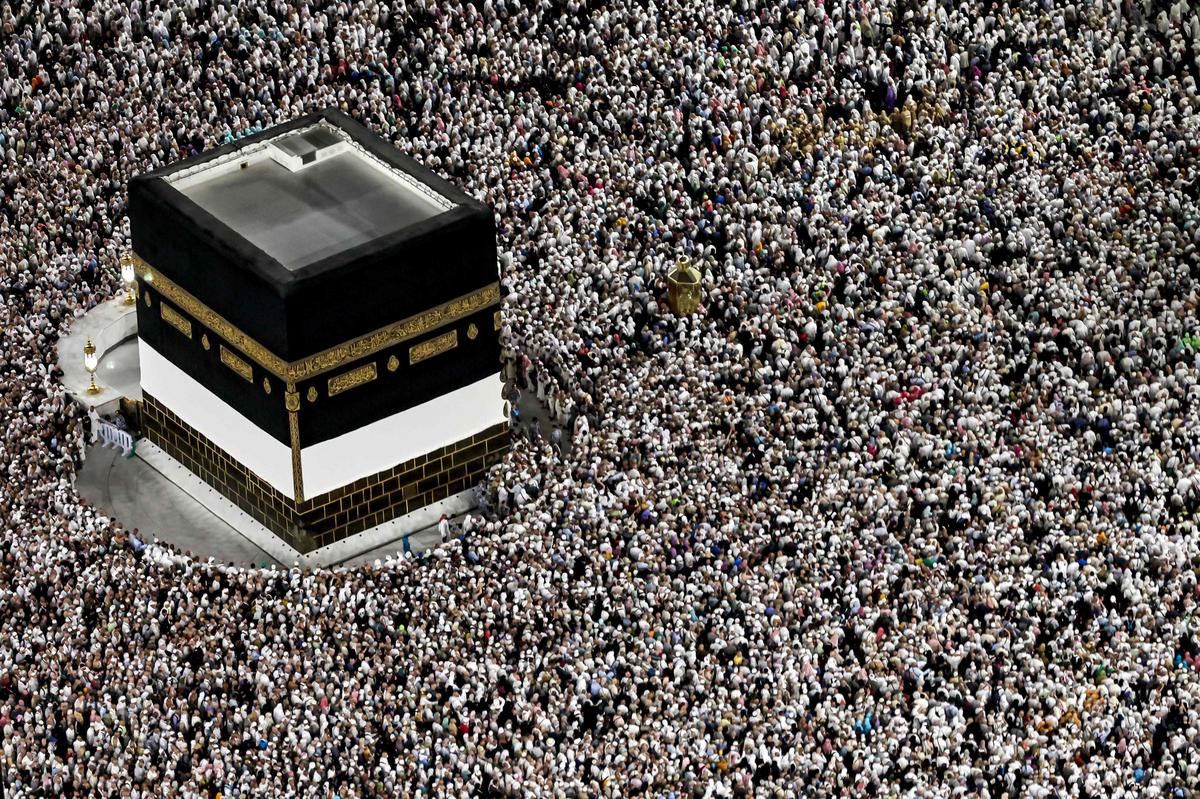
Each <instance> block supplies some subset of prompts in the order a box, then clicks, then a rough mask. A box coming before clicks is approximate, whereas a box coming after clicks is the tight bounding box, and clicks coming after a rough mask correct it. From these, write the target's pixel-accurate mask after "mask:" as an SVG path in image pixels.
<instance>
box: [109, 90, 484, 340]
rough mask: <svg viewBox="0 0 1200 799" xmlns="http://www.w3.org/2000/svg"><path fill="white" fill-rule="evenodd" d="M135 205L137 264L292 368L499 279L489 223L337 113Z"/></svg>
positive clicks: (458, 195) (157, 186)
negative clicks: (150, 268)
mask: <svg viewBox="0 0 1200 799" xmlns="http://www.w3.org/2000/svg"><path fill="white" fill-rule="evenodd" d="M317 133H319V135H314V134H317ZM129 194H130V217H131V222H132V228H133V245H134V251H135V252H136V253H137V255H138V256H140V257H141V258H142V259H144V260H145V262H147V263H149V264H150V265H152V266H153V267H154V269H155V270H157V271H158V272H159V273H160V274H162V275H164V276H166V277H167V278H169V279H170V280H172V281H173V282H174V283H175V284H176V285H178V286H179V287H180V288H181V289H183V290H185V291H187V292H188V293H190V294H191V295H193V296H194V297H196V298H197V299H198V300H199V301H200V302H202V303H203V304H205V305H207V306H209V307H213V308H220V309H222V312H223V314H224V315H225V316H226V317H227V318H228V320H229V322H230V323H232V324H233V325H235V326H236V327H238V328H239V329H241V330H242V331H244V332H245V333H246V334H247V335H248V336H250V337H251V338H253V339H254V340H256V341H258V342H260V343H261V344H262V345H263V346H264V347H266V348H267V349H268V350H270V351H271V352H272V353H274V354H275V355H277V356H278V357H279V358H280V359H282V360H284V361H288V362H291V361H295V360H299V359H301V358H304V357H307V356H310V355H313V354H315V353H318V352H321V351H323V350H326V349H329V348H330V347H333V346H336V345H338V344H340V343H342V342H345V341H347V340H350V339H353V338H356V337H359V336H363V335H366V334H367V333H369V332H371V331H373V330H376V329H378V328H380V327H383V326H385V325H387V324H390V323H393V322H395V321H396V320H397V319H401V318H405V317H408V316H412V315H415V314H417V313H419V312H421V311H423V310H426V309H428V308H430V307H434V306H437V305H440V304H442V303H446V302H449V301H451V300H453V299H454V298H456V297H459V296H462V295H463V294H465V293H467V292H469V291H471V290H474V289H481V288H483V287H485V286H487V285H489V284H491V283H493V282H495V281H496V279H497V276H498V273H497V269H496V257H495V222H494V219H493V217H492V214H491V211H490V210H489V209H488V208H487V207H486V206H484V205H482V204H481V203H479V202H478V201H476V200H474V199H472V198H471V197H469V196H467V195H466V194H464V193H463V192H461V191H460V190H458V189H457V188H455V187H453V186H452V185H450V184H449V183H446V182H445V181H443V180H442V179H441V178H439V177H437V176H436V175H434V174H433V173H432V172H430V171H429V170H427V169H425V168H424V167H422V166H421V165H420V164H418V163H416V162H415V161H413V160H412V159H410V158H408V157H407V156H404V155H403V154H401V153H400V152H399V151H397V150H396V149H395V148H394V147H392V146H391V145H390V144H388V143H387V142H385V141H383V140H380V139H378V138H377V137H375V136H373V135H372V134H371V133H370V132H369V131H367V130H366V129H365V128H363V127H362V126H361V125H359V124H358V123H357V122H355V121H354V120H352V119H350V118H349V117H347V116H346V115H344V114H341V113H340V112H337V111H324V112H321V113H318V114H311V115H309V116H306V117H302V118H300V119H297V120H294V121H293V122H290V123H286V124H284V125H281V126H277V127H275V128H271V129H269V130H266V131H263V132H260V133H258V134H255V135H253V136H250V137H247V138H245V139H241V140H239V141H236V142H231V143H229V144H227V145H224V146H223V147H220V148H217V149H216V150H213V151H211V152H209V153H206V154H204V155H201V156H198V157H197V158H195V159H189V160H188V161H184V162H180V163H177V164H172V165H170V166H168V167H165V168H163V169H160V170H157V171H155V172H152V173H149V174H147V175H142V176H139V177H136V178H134V179H133V180H131V181H130V186H129ZM430 265H436V268H427V267H428V266H430Z"/></svg>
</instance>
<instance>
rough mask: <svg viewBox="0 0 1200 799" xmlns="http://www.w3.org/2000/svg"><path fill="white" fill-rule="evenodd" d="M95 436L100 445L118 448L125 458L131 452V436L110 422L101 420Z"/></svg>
mask: <svg viewBox="0 0 1200 799" xmlns="http://www.w3.org/2000/svg"><path fill="white" fill-rule="evenodd" d="M97 436H98V437H99V439H100V446H102V447H113V448H114V449H119V450H121V454H122V455H124V456H125V457H126V458H128V457H129V456H130V455H132V454H133V436H131V435H130V434H129V433H128V432H126V431H124V430H122V429H121V428H119V427H117V426H116V425H115V424H113V423H112V422H101V423H100V430H99V431H98V432H97Z"/></svg>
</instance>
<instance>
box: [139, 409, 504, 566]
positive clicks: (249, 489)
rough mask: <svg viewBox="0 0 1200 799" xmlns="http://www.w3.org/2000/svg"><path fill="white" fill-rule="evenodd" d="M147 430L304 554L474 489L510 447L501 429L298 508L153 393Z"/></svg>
mask: <svg viewBox="0 0 1200 799" xmlns="http://www.w3.org/2000/svg"><path fill="white" fill-rule="evenodd" d="M142 428H143V430H144V431H145V434H146V437H147V438H148V439H150V441H152V442H153V443H154V444H156V445H157V446H159V447H161V448H162V449H163V450H164V451H165V452H166V453H167V454H168V455H170V456H171V457H172V458H175V459H176V460H177V461H179V462H180V463H182V464H183V465H184V466H185V467H187V468H188V469H189V470H191V471H192V472H193V473H194V474H196V475H197V476H198V477H200V478H201V479H202V480H204V481H205V482H206V483H208V484H209V485H211V486H212V487H213V488H215V489H217V490H218V491H220V492H221V494H222V495H224V496H225V497H226V498H228V499H229V500H230V501H231V502H233V503H234V504H235V505H237V506H238V507H239V508H241V509H242V510H244V511H245V512H246V513H248V514H250V516H252V517H253V518H254V519H256V520H257V521H258V522H260V523H261V524H262V525H263V526H265V527H266V528H267V529H269V530H271V531H272V532H273V533H275V534H276V535H277V536H279V537H280V538H282V539H283V540H284V541H286V542H287V543H288V544H289V545H291V546H292V547H293V548H295V549H297V550H299V551H300V552H311V551H312V550H314V549H318V548H320V547H323V546H327V545H329V544H332V543H334V542H336V541H340V540H342V539H343V538H346V537H347V536H351V535H354V534H355V533H359V532H362V531H363V530H367V529H369V528H371V527H374V526H376V525H379V524H383V523H384V522H386V521H389V520H391V519H394V518H396V517H397V516H403V515H404V514H406V513H411V512H412V511H415V510H418V509H419V508H422V507H424V506H426V505H428V504H430V503H433V502H437V501H438V500H440V499H445V498H446V497H448V496H450V495H451V494H457V493H458V492H460V491H465V490H467V489H469V488H471V487H472V486H474V485H475V484H476V483H478V482H479V481H480V480H482V479H483V478H484V474H485V473H486V471H487V469H488V468H490V467H491V466H492V465H493V464H495V463H496V462H497V461H499V460H500V458H501V457H502V456H503V454H504V452H505V451H506V450H507V449H508V447H509V431H508V424H507V423H501V424H498V425H495V426H493V427H489V428H488V429H487V430H484V431H482V432H480V433H478V434H476V435H474V436H471V437H470V438H466V439H463V440H462V441H458V442H455V443H454V444H450V445H448V446H445V447H442V448H440V449H436V450H434V451H433V452H429V453H426V454H425V455H422V456H420V457H417V458H413V459H412V460H409V461H406V462H405V463H401V464H399V465H397V466H395V467H393V468H391V469H386V470H384V471H382V472H379V473H378V474H373V475H371V476H369V477H364V478H362V479H360V480H356V481H355V482H353V483H351V484H349V485H345V486H342V487H341V488H337V489H334V490H333V491H330V492H329V493H327V494H322V495H320V496H317V497H310V498H307V499H305V500H304V501H303V502H301V503H299V505H297V503H296V502H294V501H293V500H291V499H288V498H287V497H285V496H284V495H283V494H281V493H279V492H278V491H277V490H275V489H274V488H273V487H272V486H270V485H269V484H268V483H266V481H264V480H263V479H262V478H260V477H259V476H258V475H256V474H255V473H254V472H252V471H250V470H249V469H247V468H246V467H245V466H243V465H242V464H241V463H239V462H238V461H236V460H235V459H233V458H232V457H230V456H229V455H228V454H227V453H226V452H224V451H223V450H222V449H221V448H220V447H218V446H216V445H215V444H213V443H212V441H210V440H209V439H208V438H206V437H205V436H203V435H201V434H200V433H199V432H197V431H196V430H195V429H193V428H192V427H191V426H189V425H188V424H187V423H186V422H184V421H183V420H182V419H180V418H179V417H178V416H176V415H175V414H174V413H172V412H171V410H170V409H169V408H167V407H166V406H164V405H163V404H161V403H160V402H158V400H156V399H155V398H154V397H152V396H150V395H149V394H146V395H144V400H143V406H142Z"/></svg>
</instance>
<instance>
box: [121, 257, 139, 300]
mask: <svg viewBox="0 0 1200 799" xmlns="http://www.w3.org/2000/svg"><path fill="white" fill-rule="evenodd" d="M136 277H137V275H136V274H135V273H134V271H133V258H131V257H130V256H129V253H125V254H124V255H122V256H121V282H122V283H124V284H125V304H126V305H133V304H134V303H135V302H137V295H136V294H134V293H133V286H134V280H135V278H136Z"/></svg>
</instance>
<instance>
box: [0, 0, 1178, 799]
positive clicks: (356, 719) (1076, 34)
mask: <svg viewBox="0 0 1200 799" xmlns="http://www.w3.org/2000/svg"><path fill="white" fill-rule="evenodd" d="M1198 46H1200V15H1198V14H1196V12H1195V10H1194V9H1192V8H1190V7H1189V4H1188V2H1187V0H1158V1H1156V2H1151V0H1063V2H1050V1H1049V0H1044V1H1043V2H1015V1H1013V0H1000V1H999V2H977V1H976V0H969V1H967V2H958V1H957V0H955V1H953V2H951V1H950V0H900V1H899V2H894V3H893V2H881V1H880V0H645V1H644V2H633V1H632V0H607V1H605V0H528V1H527V2H526V1H523V0H465V1H464V0H415V1H413V0H396V2H389V3H384V2H378V1H377V0H356V1H355V2H348V1H343V2H334V1H333V0H319V2H314V3H308V4H297V5H293V4H285V3H283V2H281V1H280V0H237V2H232V1H231V0H219V1H218V2H212V0H162V1H161V2H145V1H144V0H132V2H129V3H128V4H126V3H116V2H113V1H112V0H0V284H2V286H3V292H2V300H3V306H2V307H0V322H2V324H0V431H2V442H0V477H2V479H3V489H2V491H0V525H2V549H0V779H2V780H3V794H4V796H6V797H9V799H13V798H14V797H58V796H65V797H85V796H86V797H90V796H114V797H152V796H153V797H184V798H185V799H190V798H192V797H197V798H200V797H205V798H207V799H215V797H226V798H229V797H286V796H297V797H338V798H339V799H351V797H396V796H430V797H467V796H511V797H537V796H544V797H618V796H622V797H627V796H647V797H672V798H675V799H684V798H685V797H731V796H745V797H750V796H756V797H757V796H764V797H797V796H806V797H807V796H818V797H819V796H830V797H845V796H980V797H989V798H990V799H999V797H1018V796H1029V797H1035V798H1040V797H1059V796H1080V797H1123V796H1150V797H1154V796H1161V797H1180V799H1184V798H1186V797H1196V796H1200V789H1198V788H1197V786H1200V750H1198V747H1200V732H1198V728H1200V632H1198V630H1200V617H1198V616H1197V603H1198V601H1200V582H1198V574H1200V536H1198V534H1197V518H1196V511H1197V507H1198V505H1200V468H1198V464H1200V380H1198V377H1200V373H1198V371H1197V370H1198V368H1200V359H1198V356H1200V328H1198V326H1197V319H1198V314H1197V302H1198V299H1200V295H1198V285H1197V279H1198V275H1197V268H1198V262H1197V252H1198V247H1200V211H1198V206H1200V93H1198V89H1197V80H1198V77H1200V67H1198V64H1197V48H1198ZM328 107H337V108H341V109H343V110H344V111H346V112H347V113H349V114H350V115H352V116H354V117H355V118H357V119H359V120H360V121H362V122H363V123H364V124H365V125H367V126H368V127H369V128H370V129H372V130H373V131H375V132H377V133H379V134H381V135H383V136H385V137H387V138H388V139H390V140H392V141H394V142H395V144H396V146H397V147H399V148H400V149H401V150H402V151H404V152H406V153H409V154H411V155H412V156H413V157H414V158H416V159H417V160H418V161H420V162H421V163H423V164H424V165H426V166H427V167H429V168H431V169H433V170H435V171H436V172H438V173H440V174H442V175H444V176H446V177H447V179H449V180H452V181H453V182H455V183H456V184H458V185H461V186H462V187H463V188H464V189H465V190H466V191H468V192H469V193H471V194H472V195H473V196H475V197H477V198H479V199H480V200H483V201H485V202H487V203H488V204H489V205H490V206H491V207H492V208H493V209H494V210H495V217H496V223H497V226H498V258H499V262H500V272H501V282H502V286H503V290H504V293H505V298H504V306H503V307H504V328H503V339H504V344H505V348H506V349H505V351H506V356H507V358H508V363H507V365H506V371H507V373H508V374H509V376H510V377H511V378H512V379H513V381H514V385H517V386H519V387H520V388H522V389H523V390H525V391H533V392H537V394H538V396H539V397H541V398H543V399H544V400H545V402H546V403H547V405H548V407H549V413H550V415H551V417H552V418H553V419H555V420H556V421H557V422H558V424H560V425H565V426H566V427H567V432H568V435H567V436H566V438H568V439H571V440H570V442H569V443H570V446H569V447H568V446H565V442H564V446H561V447H560V446H557V445H556V442H554V441H551V440H549V436H541V437H539V436H530V437H524V436H523V437H522V438H521V440H520V441H519V442H518V445H517V446H515V447H514V449H513V451H512V452H511V453H510V454H509V455H507V456H506V457H505V459H504V461H503V462H502V463H501V464H500V465H499V466H497V467H496V469H495V470H494V472H493V473H492V476H491V486H490V489H491V490H490V495H491V496H494V497H497V498H498V501H497V506H495V512H488V513H480V514H477V515H476V516H474V517H472V518H471V519H469V520H468V523H467V524H466V525H465V528H464V529H465V530H466V532H464V533H463V534H462V535H461V537H459V538H457V539H455V540H452V541H451V542H450V543H448V544H447V545H445V546H441V547H438V548H437V549H435V550H433V551H432V552H431V553H427V554H425V555H423V556H413V555H407V556H404V557H395V558H391V559H387V560H382V561H379V562H376V563H374V564H371V565H368V566H364V567H361V568H353V569H350V568H334V569H328V570H317V569H312V570H308V569H299V568H276V569H259V568H252V567H247V566H242V565H232V564H231V565H222V564H218V563H212V562H199V561H196V560H193V559H190V558H188V557H186V556H185V555H182V554H180V553H178V552H175V551H173V550H171V549H169V548H167V547H164V546H157V545H154V544H150V545H149V546H144V545H143V544H142V542H141V541H140V540H136V539H131V537H130V533H129V532H128V531H126V530H125V529H123V528H122V526H121V524H120V520H119V519H114V518H111V517H110V516H109V515H108V514H107V513H106V512H105V511H104V510H103V509H102V508H97V507H94V506H91V505H89V504H88V503H87V502H86V501H85V500H83V499H82V498H81V497H80V496H79V495H78V494H77V493H76V491H75V489H74V487H73V480H74V474H75V471H76V469H77V467H78V464H79V462H80V460H81V457H82V451H83V446H84V439H85V437H86V435H87V428H88V424H87V421H86V420H87V414H86V410H85V409H81V408H79V407H77V406H76V405H74V404H73V403H72V402H71V401H70V399H69V398H68V397H67V396H66V394H65V392H64V389H63V386H62V385H61V383H60V380H59V376H60V375H59V372H58V371H57V369H56V363H57V361H58V355H59V354H58V353H57V351H56V341H57V340H58V338H59V336H61V335H63V334H64V332H65V331H67V330H68V329H69V328H70V326H71V324H72V323H73V321H74V320H76V319H77V318H78V317H79V316H80V315H81V314H82V313H84V312H85V311H86V310H87V309H89V308H91V307H93V306H94V305H96V304H97V303H98V302H101V301H104V300H105V299H107V298H109V297H111V296H114V295H115V293H116V292H118V291H119V290H120V287H119V278H118V277H117V270H116V266H115V265H116V264H117V263H118V260H119V257H120V255H121V254H122V253H123V252H125V250H126V249H127V247H128V222H127V219H126V216H125V202H126V192H125V187H126V183H127V181H128V180H129V178H130V177H132V176H134V175H136V174H139V173H141V172H144V171H147V170H150V169H153V168H156V167H159V166H162V165H164V164H167V163H170V162H173V161H175V160H178V159H181V158H186V157H188V156H190V155H193V154H195V153H198V152H203V151H206V150H209V149H211V148H213V147H216V146H218V145H220V144H222V143H224V142H227V141H230V140H234V139H236V138H238V137H240V136H244V135H246V134H247V133H248V132H251V131H254V130H258V129H264V128H268V127H270V126H271V125H274V124H276V123H278V122H282V121H285V120H288V119H292V118H294V117H296V116H298V115H300V114H303V113H307V112H310V111H314V110H318V109H323V108H328ZM680 258H686V259H689V260H690V261H691V263H692V264H694V265H696V266H697V268H699V269H700V270H701V271H702V273H703V280H702V304H701V307H700V309H699V312H698V313H697V314H695V315H693V316H682V317H681V316H677V315H675V314H673V313H672V312H671V311H670V310H669V309H668V307H667V306H666V304H665V302H664V299H665V297H666V288H665V282H664V276H665V274H666V271H667V269H668V268H669V267H670V266H671V265H673V264H674V263H676V261H677V260H678V259H680ZM70 357H74V356H73V355H71V356H70ZM522 424H523V423H522ZM141 535H142V537H143V538H145V539H146V540H147V541H149V540H151V536H153V535H154V531H153V530H144V531H142V533H141Z"/></svg>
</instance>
